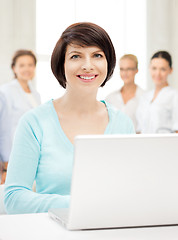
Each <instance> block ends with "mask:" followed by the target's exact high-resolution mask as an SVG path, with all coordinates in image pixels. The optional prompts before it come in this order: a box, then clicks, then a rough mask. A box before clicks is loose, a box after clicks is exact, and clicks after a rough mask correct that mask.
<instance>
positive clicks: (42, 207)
mask: <svg viewBox="0 0 178 240" xmlns="http://www.w3.org/2000/svg"><path fill="white" fill-rule="evenodd" d="M30 117H31V115H28V114H27V115H25V116H24V117H22V119H21V120H20V122H19V125H18V127H17V130H16V134H15V139H14V144H13V148H12V152H11V157H10V161H9V165H8V171H7V178H6V183H5V196H4V203H5V208H6V211H7V213H9V214H18V213H36V212H47V211H48V209H49V208H61V207H62V208H65V207H68V205H69V195H58V194H41V193H36V192H33V191H32V185H33V182H34V180H35V176H36V174H37V171H38V163H39V161H40V156H41V141H42V137H43V132H42V130H41V128H40V125H39V124H38V121H37V120H36V121H34V119H30Z"/></svg>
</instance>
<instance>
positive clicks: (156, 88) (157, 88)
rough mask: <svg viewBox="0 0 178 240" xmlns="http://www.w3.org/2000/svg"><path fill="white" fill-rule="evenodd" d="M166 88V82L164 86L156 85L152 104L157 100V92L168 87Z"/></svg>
mask: <svg viewBox="0 0 178 240" xmlns="http://www.w3.org/2000/svg"><path fill="white" fill-rule="evenodd" d="M168 86H169V84H168V83H167V82H166V83H165V84H162V85H156V87H155V91H154V96H153V99H152V102H153V101H154V100H155V99H156V98H157V96H158V94H159V92H160V91H161V90H162V89H163V88H164V87H168Z"/></svg>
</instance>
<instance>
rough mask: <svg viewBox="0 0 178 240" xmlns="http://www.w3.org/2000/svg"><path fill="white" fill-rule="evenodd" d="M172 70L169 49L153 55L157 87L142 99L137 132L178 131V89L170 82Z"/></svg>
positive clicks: (151, 65) (153, 71)
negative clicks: (170, 84) (171, 85)
mask: <svg viewBox="0 0 178 240" xmlns="http://www.w3.org/2000/svg"><path fill="white" fill-rule="evenodd" d="M172 70H173V69H172V58H171V55H170V54H169V53H168V52H167V51H159V52H156V53H155V54H154V55H153V56H152V58H151V62H150V74H151V77H152V80H153V82H154V85H155V87H154V89H153V90H151V91H149V92H148V93H146V94H145V95H144V96H143V98H141V99H140V104H139V106H138V110H137V120H138V128H137V132H141V133H164V132H178V91H177V90H176V89H174V88H172V87H170V86H169V83H168V77H169V75H170V74H171V73H172Z"/></svg>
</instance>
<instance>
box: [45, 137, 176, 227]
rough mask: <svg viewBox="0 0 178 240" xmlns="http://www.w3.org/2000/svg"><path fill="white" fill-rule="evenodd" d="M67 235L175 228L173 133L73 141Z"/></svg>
mask: <svg viewBox="0 0 178 240" xmlns="http://www.w3.org/2000/svg"><path fill="white" fill-rule="evenodd" d="M49 215H50V217H52V218H53V219H55V220H57V221H59V222H61V223H62V224H63V225H64V226H65V227H66V228H67V229H69V230H79V229H105V228H123V227H143V226H160V225H177V224H178V134H157V135H146V134H140V135H136V134H134V135H86V136H78V137H76V138H75V143H74V166H73V174H72V186H71V201H70V207H69V209H50V210H49Z"/></svg>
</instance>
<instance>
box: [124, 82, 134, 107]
mask: <svg viewBox="0 0 178 240" xmlns="http://www.w3.org/2000/svg"><path fill="white" fill-rule="evenodd" d="M136 89H137V85H136V84H135V83H134V82H133V83H129V84H124V86H123V87H122V89H121V94H122V98H123V101H124V104H126V103H127V102H128V101H129V100H130V99H132V98H133V97H134V96H135V93H136Z"/></svg>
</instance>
